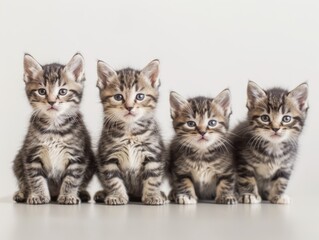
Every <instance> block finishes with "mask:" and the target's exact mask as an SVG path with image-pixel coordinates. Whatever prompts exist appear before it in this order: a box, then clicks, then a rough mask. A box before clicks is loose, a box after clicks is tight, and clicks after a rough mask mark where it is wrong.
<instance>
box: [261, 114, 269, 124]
mask: <svg viewBox="0 0 319 240" xmlns="http://www.w3.org/2000/svg"><path fill="white" fill-rule="evenodd" d="M260 119H261V121H263V122H269V121H270V118H269V116H268V115H261V116H260Z"/></svg>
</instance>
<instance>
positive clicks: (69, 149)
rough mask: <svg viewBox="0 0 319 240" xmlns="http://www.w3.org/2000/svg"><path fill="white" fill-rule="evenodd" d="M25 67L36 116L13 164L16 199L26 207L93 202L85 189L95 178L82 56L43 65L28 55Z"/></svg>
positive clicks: (27, 87) (28, 90)
mask: <svg viewBox="0 0 319 240" xmlns="http://www.w3.org/2000/svg"><path fill="white" fill-rule="evenodd" d="M24 69H25V73H24V81H25V84H26V94H27V96H28V100H29V102H30V104H31V106H32V108H33V113H32V117H31V120H30V126H29V129H28V133H27V135H26V137H25V140H24V144H23V146H22V148H21V149H20V151H19V153H18V155H17V157H16V158H15V160H14V166H13V169H14V173H15V175H16V177H17V179H18V183H19V191H18V192H17V193H16V194H15V195H14V200H15V201H16V202H27V203H28V204H44V203H48V202H50V200H57V201H58V203H60V204H77V203H79V202H80V200H82V201H89V199H90V195H89V193H88V192H87V191H86V187H87V185H88V183H89V181H90V180H91V178H92V176H93V174H94V155H93V152H92V150H91V140H90V136H89V134H88V131H87V129H86V127H85V125H84V122H83V120H82V116H81V113H80V112H79V104H80V102H81V98H82V91H83V81H84V80H85V78H84V70H83V57H82V56H81V55H80V54H76V55H74V56H73V58H72V59H71V61H70V62H69V63H68V64H67V65H66V66H63V65H60V64H55V63H54V64H49V65H44V66H41V65H40V64H39V63H37V61H36V60H35V59H34V58H33V57H31V56H30V55H28V54H26V55H25V57H24ZM61 89H62V90H61Z"/></svg>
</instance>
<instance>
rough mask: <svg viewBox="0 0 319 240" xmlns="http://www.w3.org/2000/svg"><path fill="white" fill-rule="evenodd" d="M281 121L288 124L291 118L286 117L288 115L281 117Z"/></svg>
mask: <svg viewBox="0 0 319 240" xmlns="http://www.w3.org/2000/svg"><path fill="white" fill-rule="evenodd" d="M282 121H283V122H285V123H289V122H290V121H291V116H288V115H285V116H283V117H282Z"/></svg>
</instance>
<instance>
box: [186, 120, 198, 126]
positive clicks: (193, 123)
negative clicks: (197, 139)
mask: <svg viewBox="0 0 319 240" xmlns="http://www.w3.org/2000/svg"><path fill="white" fill-rule="evenodd" d="M186 124H187V126H189V127H195V126H196V123H195V122H194V121H188V122H187V123H186Z"/></svg>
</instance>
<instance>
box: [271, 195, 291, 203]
mask: <svg viewBox="0 0 319 240" xmlns="http://www.w3.org/2000/svg"><path fill="white" fill-rule="evenodd" d="M270 202H271V203H274V204H289V203H290V198H289V196H287V195H278V196H274V197H272V198H271V199H270Z"/></svg>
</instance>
